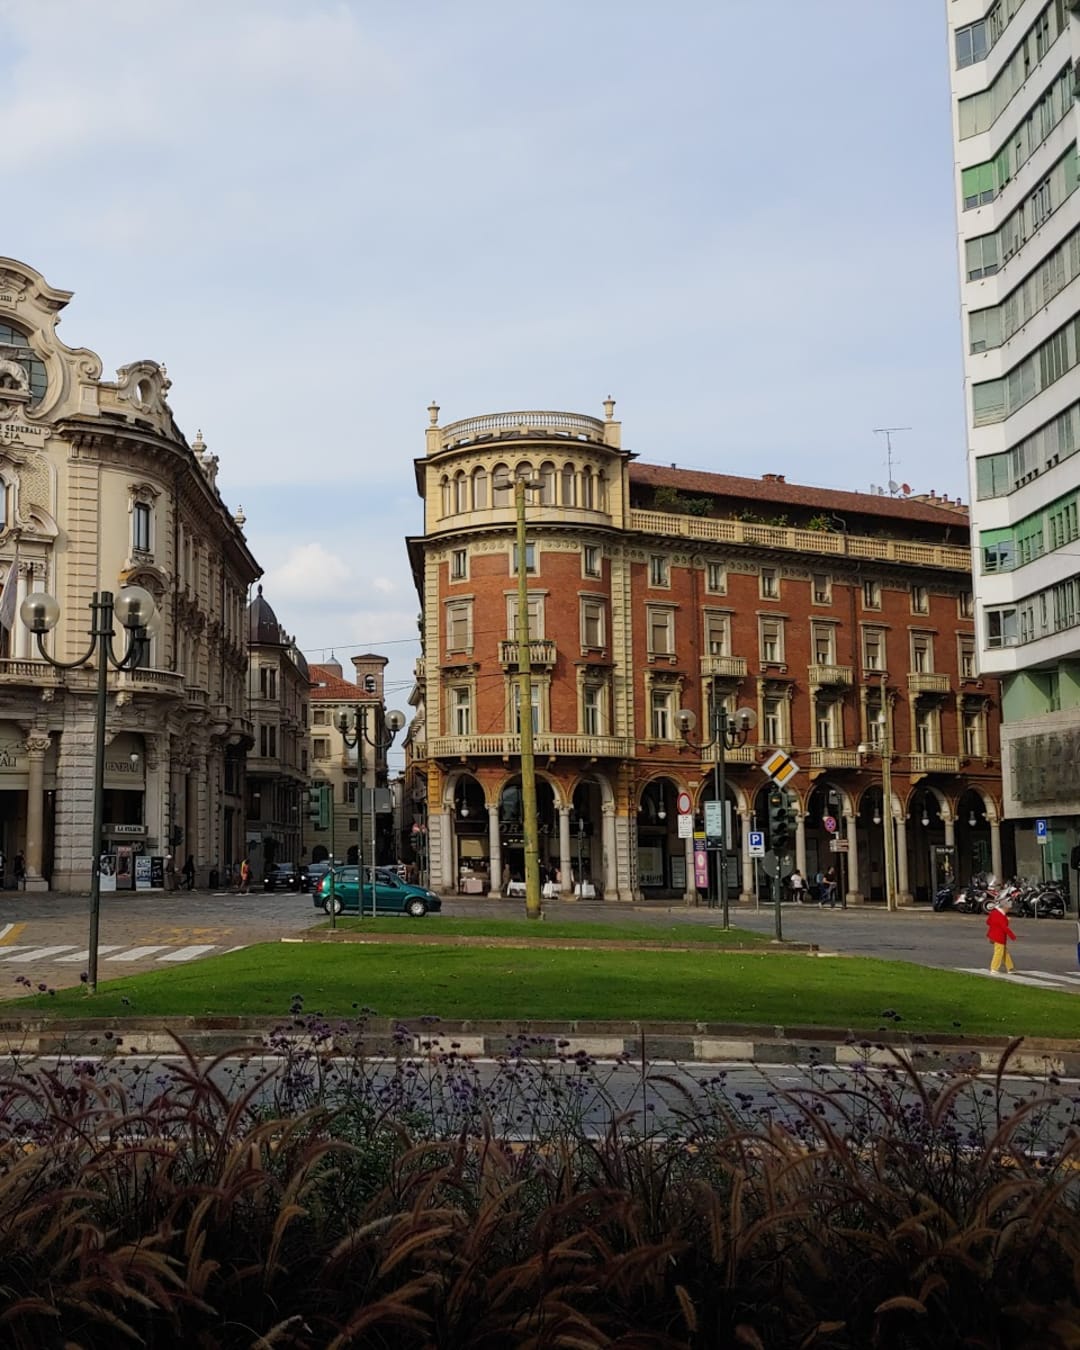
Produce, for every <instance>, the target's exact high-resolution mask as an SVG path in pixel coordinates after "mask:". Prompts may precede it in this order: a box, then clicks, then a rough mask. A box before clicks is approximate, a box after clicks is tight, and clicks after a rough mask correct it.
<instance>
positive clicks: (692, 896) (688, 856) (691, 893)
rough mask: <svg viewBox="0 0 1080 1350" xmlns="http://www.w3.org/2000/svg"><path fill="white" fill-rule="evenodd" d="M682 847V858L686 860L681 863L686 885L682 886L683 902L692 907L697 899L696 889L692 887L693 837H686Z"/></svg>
mask: <svg viewBox="0 0 1080 1350" xmlns="http://www.w3.org/2000/svg"><path fill="white" fill-rule="evenodd" d="M683 845H684V847H683V857H684V858H685V860H686V861H685V862H684V863H683V866H684V868H685V869H686V883H685V885H684V886H683V900H684V901H685V902H686V904H688V905H693V904H696V903H697V898H698V893H697V887H696V886H695V885H694V836H693V835H692V834H691V835H687V837H686V838H685V839H684V840H683Z"/></svg>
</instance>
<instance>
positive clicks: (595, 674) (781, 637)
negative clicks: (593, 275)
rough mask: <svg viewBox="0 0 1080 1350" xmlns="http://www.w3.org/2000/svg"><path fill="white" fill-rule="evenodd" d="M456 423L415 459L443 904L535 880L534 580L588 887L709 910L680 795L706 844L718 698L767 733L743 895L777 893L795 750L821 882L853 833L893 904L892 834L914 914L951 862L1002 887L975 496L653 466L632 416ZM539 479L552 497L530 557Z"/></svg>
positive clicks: (753, 740)
mask: <svg viewBox="0 0 1080 1350" xmlns="http://www.w3.org/2000/svg"><path fill="white" fill-rule="evenodd" d="M438 413H439V409H438V408H437V407H436V406H435V405H432V407H431V409H429V415H430V418H431V425H430V426H429V427H428V431H427V446H426V454H425V455H424V456H423V457H422V458H420V459H418V460H417V461H416V476H417V486H418V490H419V493H420V495H421V496H422V498H423V500H424V531H423V533H422V534H421V535H418V536H416V537H414V538H412V539H410V541H409V547H410V555H411V560H412V567H413V574H414V579H415V582H416V586H417V591H418V594H419V596H420V600H421V604H422V609H423V655H422V657H421V660H420V662H419V664H418V668H417V684H416V688H415V690H414V693H413V697H412V699H411V702H412V704H413V707H414V709H415V715H414V719H413V723H412V726H411V727H410V731H409V735H408V737H407V740H406V756H407V759H406V766H407V767H406V774H407V783H406V785H405V792H404V800H405V801H406V802H407V803H408V804H409V807H410V809H411V810H412V813H413V821H412V835H413V837H414V839H416V840H418V842H419V845H420V847H418V848H417V850H416V853H417V856H416V861H418V862H420V863H421V864H422V865H424V866H426V869H427V871H428V874H429V876H430V880H431V884H432V885H433V886H434V887H435V888H436V889H439V890H442V891H444V892H446V891H448V892H464V893H475V892H487V893H491V894H502V893H504V891H505V887H506V883H507V882H508V881H509V880H511V879H514V878H515V877H518V876H520V874H521V872H522V867H523V846H524V839H523V822H522V816H521V790H520V763H519V757H520V752H521V737H520V728H521V716H522V710H521V708H520V706H519V693H518V689H519V685H518V680H517V678H516V677H517V670H518V666H517V661H518V644H517V641H516V628H515V624H516V615H517V605H518V577H517V567H518V565H519V563H520V562H523V563H524V566H525V570H526V582H527V593H528V607H529V615H528V617H529V635H530V642H529V654H530V666H531V669H532V700H533V702H532V708H531V709H530V710H527V713H526V715H528V716H530V717H531V720H532V724H533V731H534V741H535V757H536V773H537V799H538V814H539V825H540V840H541V845H540V847H541V865H542V868H543V870H544V873H545V875H546V876H547V877H548V878H549V879H550V881H551V884H552V886H553V887H555V888H557V889H558V890H559V891H560V892H561V893H562V894H564V895H570V894H574V893H585V894H588V889H587V888H588V886H591V887H592V889H594V890H595V891H596V892H597V894H599V895H603V896H604V897H606V898H609V899H623V900H628V899H640V898H643V897H653V896H655V897H659V896H670V897H678V898H683V899H686V900H688V901H689V900H692V899H694V897H695V896H696V895H697V894H698V892H699V890H700V889H701V888H700V887H699V885H698V884H697V879H696V875H695V857H694V839H693V838H692V837H684V836H683V835H682V834H680V832H679V825H678V814H679V813H678V801H679V798H680V794H682V793H686V794H688V795H689V798H690V800H691V803H692V811H693V816H694V825H695V827H696V829H697V830H698V831H699V832H700V830H701V829H702V827H703V818H704V807H705V803H706V802H707V801H709V800H711V799H713V793H714V790H715V775H714V770H713V765H714V751H713V750H712V749H711V748H710V749H704V750H703V749H700V748H699V749H694V748H693V747H692V746H690V745H688V744H687V743H686V741H685V740H684V739H683V737H682V736H681V734H680V730H679V712H680V710H681V709H688V710H691V711H692V712H693V713H694V714H695V715H696V717H697V724H698V732H697V736H696V739H698V740H699V741H700V740H708V739H709V728H710V726H711V725H712V711H711V709H712V702H711V701H712V700H714V699H715V700H719V702H720V703H721V704H722V706H723V707H724V708H726V709H727V711H728V712H729V713H734V712H735V710H736V709H737V708H740V707H744V706H746V707H749V708H751V709H752V710H753V711H754V713H755V714H756V716H757V727H756V729H755V730H754V731H753V732H752V733H751V735H750V736H749V738H748V740H747V741H746V743H745V744H743V745H740V746H737V747H735V748H734V749H731V750H729V751H728V753H727V755H726V757H725V766H726V793H725V795H726V798H727V801H728V809H729V810H730V812H731V820H732V831H731V855H730V858H729V865H728V868H727V875H728V879H729V884H730V888H731V898H732V899H735V898H742V899H744V900H745V899H749V898H751V897H752V895H753V894H754V890H755V871H754V867H753V863H752V859H751V857H750V854H749V838H748V836H749V832H750V830H751V829H752V828H758V827H761V828H764V824H765V822H766V819H767V801H766V788H767V782H766V779H765V777H764V775H763V774H762V772H761V769H760V765H761V763H762V761H763V760H764V758H765V757H766V756H767V755H768V753H769V751H771V750H772V749H775V748H781V749H784V750H786V751H788V752H789V753H790V754H791V755H792V756H793V757H794V758H795V760H796V761H797V762H798V764H799V765H800V774H799V776H798V777H797V778H796V779H795V780H794V782H793V783H792V785H791V786H792V788H793V790H794V791H795V793H796V796H797V800H798V832H797V840H796V848H795V860H796V861H797V864H798V866H799V867H800V868H801V869H802V870H803V872H804V873H806V874H809V875H811V876H813V875H814V874H815V873H816V872H817V871H819V870H821V871H824V870H826V869H827V868H828V867H829V866H830V865H833V864H835V863H837V862H838V861H839V859H838V857H837V854H836V853H834V852H832V851H831V849H830V840H831V839H832V838H833V837H834V831H832V830H830V829H829V828H828V826H827V825H826V822H827V821H834V822H835V834H837V835H839V836H840V837H841V838H844V839H846V841H847V842H846V853H845V854H844V865H845V866H846V868H847V893H848V896H849V899H850V900H851V901H852V902H853V903H857V902H859V901H860V900H862V899H880V898H882V894H883V866H884V862H883V853H884V834H883V830H884V828H885V822H886V821H889V822H891V825H892V828H893V830H894V832H895V838H896V843H897V858H898V877H897V880H898V890H899V894H900V895H901V896H902V897H904V898H907V899H912V898H927V897H928V896H929V894H930V892H931V890H932V888H933V886H934V884H935V879H936V870H938V869H939V868H940V866H941V865H942V860H943V859H944V858H945V857H949V858H951V863H950V866H952V867H954V868H958V869H959V870H960V872H961V873H962V874H970V872H972V871H976V870H982V868H984V867H986V868H989V867H991V866H994V867H995V868H996V869H997V870H999V871H1000V870H1001V866H1002V838H1001V834H1000V830H999V822H1000V761H999V749H998V721H999V716H1000V708H999V704H998V692H997V686H996V683H995V682H994V681H988V680H984V679H982V678H980V677H979V675H978V673H977V670H976V666H975V656H974V643H975V637H974V622H973V601H972V595H971V573H970V557H969V554H968V551H967V550H968V521H967V513H966V511H965V509H964V508H963V507H962V506H961V505H960V504H959V503H957V502H952V501H948V500H944V499H940V498H936V497H931V498H926V499H919V498H908V499H894V498H889V497H881V496H875V495H870V494H866V495H864V494H860V493H855V492H836V491H828V490H823V489H817V488H808V487H803V486H799V485H796V484H792V483H787V482H786V481H785V480H784V478H783V477H782V476H779V475H775V474H764V475H763V476H762V477H761V478H757V479H750V478H741V477H734V476H730V475H724V474H713V473H698V472H692V471H688V470H682V469H678V468H676V467H674V466H671V467H667V466H661V465H652V464H643V463H637V462H636V456H635V455H633V454H631V453H630V452H629V451H627V450H625V449H623V447H622V437H621V427H620V424H619V423H618V422H617V421H616V420H615V418H614V403H613V402H612V401H611V400H608V401H607V402H606V403H605V415H604V417H603V418H595V417H589V416H583V415H580V414H576V413H566V412H512V413H499V414H494V415H489V416H482V417H473V418H468V419H465V420H463V421H460V422H454V423H451V424H449V425H446V426H440V425H439V422H438ZM518 477H524V478H526V479H527V480H528V481H529V482H530V483H531V484H533V485H534V486H533V487H532V488H530V490H529V491H528V493H527V494H526V495H527V505H526V510H525V514H526V525H527V543H526V548H525V557H524V559H523V560H522V559H519V558H518V556H517V543H516V525H517V521H516V510H515V502H514V492H513V483H514V480H515V479H516V478H518ZM883 711H884V713H885V715H886V717H887V722H886V724H885V728H884V731H883V728H882V724H881V723H880V721H879V714H881V713H882V712H883ZM885 746H887V747H888V748H889V749H890V751H891V759H890V768H891V788H892V800H891V801H890V802H888V803H886V802H885V801H884V799H883V795H882V772H881V756H882V750H883V747H885ZM860 747H861V748H860ZM407 828H408V825H407ZM946 851H948V852H946ZM712 872H713V876H712V879H711V880H710V885H711V886H715V885H716V884H717V883H716V872H717V869H716V868H715V864H713V865H712ZM579 884H580V885H582V886H584V887H585V888H586V889H585V890H584V891H583V892H579V891H578V887H579Z"/></svg>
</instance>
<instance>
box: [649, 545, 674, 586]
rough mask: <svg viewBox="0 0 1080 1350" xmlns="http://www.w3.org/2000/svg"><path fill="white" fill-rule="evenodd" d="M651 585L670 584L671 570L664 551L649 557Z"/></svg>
mask: <svg viewBox="0 0 1080 1350" xmlns="http://www.w3.org/2000/svg"><path fill="white" fill-rule="evenodd" d="M649 585H650V586H670V585H671V570H670V566H669V563H668V560H667V558H666V557H664V555H663V554H662V553H654V554H653V555H652V556H651V557H650V558H649Z"/></svg>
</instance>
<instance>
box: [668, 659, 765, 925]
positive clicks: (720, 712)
mask: <svg viewBox="0 0 1080 1350" xmlns="http://www.w3.org/2000/svg"><path fill="white" fill-rule="evenodd" d="M709 721H710V724H711V725H710V728H709V729H710V731H711V732H712V735H711V736H710V737H709V739H708V740H707V741H692V740H691V739H690V736H691V734H692V733H693V731H694V728H695V727H696V726H697V716H696V714H694V713H693V712H691V711H690V709H689V708H680V709H679V712H678V723H679V731H680V732H681V733H682V738H683V740H684V741H685V742H686V743H687V745H689V746H690V748H691V749H692V750H702V751H704V750H708V749H710V748H711V747H715V750H716V754H715V756H714V758H713V795H714V796H715V798H716V801H717V803H718V806H719V811H720V866H719V868H718V873H719V877H718V884H719V887H720V903H721V905H722V906H723V910H724V927H725V928H729V927H730V926H731V925H730V922H729V917H728V884H727V849H728V840H727V809H726V808H727V802H726V800H725V797H726V793H727V788H726V785H725V782H724V754H725V752H726V751H728V750H734V748H735V747H736V746H737V745H744V744H745V743H746V738H747V736H749V734H750V732H751V731H753V729H754V727H756V726H757V713H756V712H755V711H754V710H753V708H740V709H739V710H738V712H736V713H735V714H734V716H731V717H729V716H728V710H727V709H726V708H725V707H724V705H723V704H722V703H721V702H720V698H719V696H718V694H717V689H716V683H715V681H714V683H713V691H712V698H711V699H710V701H709ZM714 904H715V902H714Z"/></svg>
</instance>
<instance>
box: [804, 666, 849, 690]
mask: <svg viewBox="0 0 1080 1350" xmlns="http://www.w3.org/2000/svg"><path fill="white" fill-rule="evenodd" d="M809 669H810V680H809V682H810V684H812V685H818V686H819V687H820V686H823V685H850V684H851V683H852V673H851V667H850V666H833V665H824V664H821V663H818V662H815V664H814V665H812V666H810V668H809Z"/></svg>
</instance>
